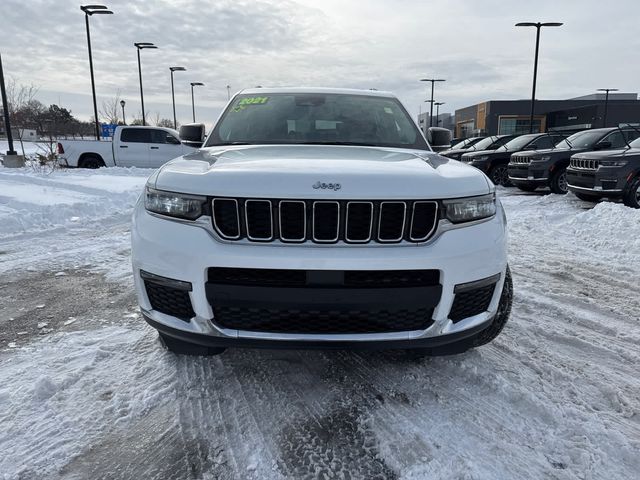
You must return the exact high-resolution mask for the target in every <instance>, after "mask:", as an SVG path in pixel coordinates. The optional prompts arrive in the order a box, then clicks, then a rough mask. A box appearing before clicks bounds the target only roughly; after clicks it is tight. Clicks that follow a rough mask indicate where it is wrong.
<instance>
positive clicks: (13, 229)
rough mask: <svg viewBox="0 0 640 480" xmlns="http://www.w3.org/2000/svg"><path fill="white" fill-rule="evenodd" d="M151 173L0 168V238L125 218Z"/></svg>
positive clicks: (133, 170)
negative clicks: (42, 170)
mask: <svg viewBox="0 0 640 480" xmlns="http://www.w3.org/2000/svg"><path fill="white" fill-rule="evenodd" d="M151 172H152V171H151V170H141V169H134V168H131V169H126V168H114V169H110V170H108V171H107V170H106V169H101V170H89V171H87V170H74V171H72V170H65V171H54V172H52V173H50V174H48V175H38V174H37V173H33V172H28V171H27V170H25V169H20V170H10V169H0V239H1V238H6V237H13V236H16V235H18V234H25V233H30V232H38V233H42V232H43V231H45V230H51V229H54V228H60V227H76V226H78V225H79V224H84V225H85V226H89V225H90V224H94V226H95V223H96V222H99V221H105V220H109V219H110V218H111V219H113V218H114V217H116V218H118V217H120V218H124V217H128V216H129V215H130V213H131V210H132V208H133V205H134V204H135V202H136V199H137V198H138V196H139V195H140V193H141V192H142V189H143V187H144V184H145V182H146V179H147V177H148V176H149V175H150V174H151Z"/></svg>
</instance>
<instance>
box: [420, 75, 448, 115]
mask: <svg viewBox="0 0 640 480" xmlns="http://www.w3.org/2000/svg"><path fill="white" fill-rule="evenodd" d="M420 81H421V82H431V100H428V102H429V103H430V104H431V108H430V109H429V126H430V127H433V89H434V85H435V83H436V82H446V80H445V79H444V78H422V79H420Z"/></svg>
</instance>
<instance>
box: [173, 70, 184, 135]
mask: <svg viewBox="0 0 640 480" xmlns="http://www.w3.org/2000/svg"><path fill="white" fill-rule="evenodd" d="M169 70H170V71H171V102H172V103H173V128H174V129H177V128H178V122H177V121H176V96H175V93H174V92H173V72H184V71H186V70H187V69H186V68H184V67H169Z"/></svg>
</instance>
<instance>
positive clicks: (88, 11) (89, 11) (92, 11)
mask: <svg viewBox="0 0 640 480" xmlns="http://www.w3.org/2000/svg"><path fill="white" fill-rule="evenodd" d="M80 10H82V11H83V12H84V21H85V25H86V27H87V48H88V50H89V71H90V72H91V94H92V95H93V120H94V122H95V127H96V140H100V120H98V103H97V101H96V82H95V80H94V78H93V55H92V54H91V33H90V32H89V17H90V16H92V15H113V12H112V11H111V10H108V9H107V7H106V6H104V5H81V6H80Z"/></svg>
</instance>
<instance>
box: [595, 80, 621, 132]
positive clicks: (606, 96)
mask: <svg viewBox="0 0 640 480" xmlns="http://www.w3.org/2000/svg"><path fill="white" fill-rule="evenodd" d="M598 91H599V92H607V93H606V94H605V96H604V115H603V116H602V126H603V127H606V126H607V108H608V106H609V92H617V91H618V89H617V88H599V89H598Z"/></svg>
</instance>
